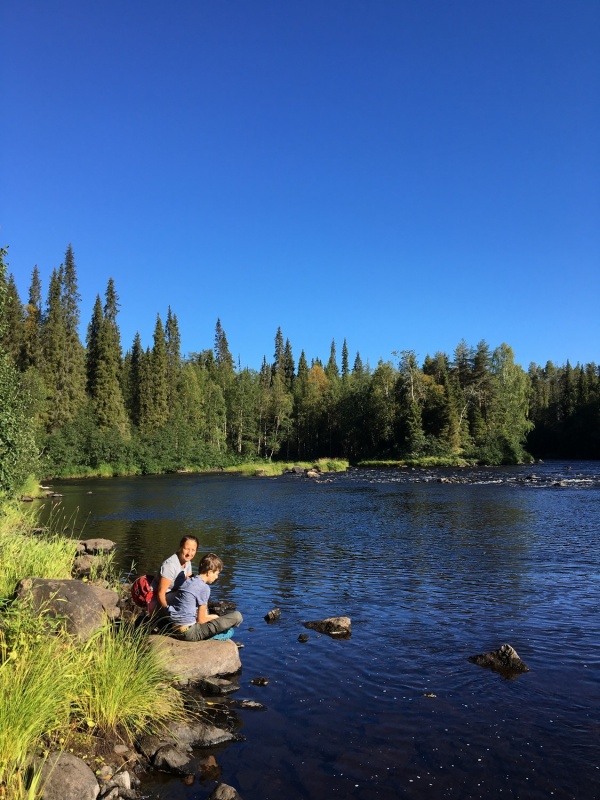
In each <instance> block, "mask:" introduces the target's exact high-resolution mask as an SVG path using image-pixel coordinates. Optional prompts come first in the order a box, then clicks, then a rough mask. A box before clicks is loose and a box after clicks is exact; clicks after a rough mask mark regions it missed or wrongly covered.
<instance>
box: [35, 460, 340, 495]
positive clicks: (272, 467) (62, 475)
mask: <svg viewBox="0 0 600 800" xmlns="http://www.w3.org/2000/svg"><path fill="white" fill-rule="evenodd" d="M348 465H349V462H348V461H346V460H344V459H333V458H330V459H328V458H320V459H318V460H317V461H266V460H264V459H261V460H258V461H245V462H240V463H233V464H226V465H218V466H208V467H207V466H197V465H196V466H194V465H190V466H186V467H183V468H182V469H180V470H177V472H181V473H186V474H194V475H202V474H205V473H214V472H227V473H235V474H238V475H256V474H257V473H258V472H260V473H261V474H263V475H267V476H269V475H272V476H276V475H282V474H283V473H284V472H286V470H290V469H291V468H292V467H294V466H302V467H304V468H305V469H314V468H316V469H318V470H319V471H320V472H344V471H345V470H347V469H348ZM166 472H167V470H164V471H161V470H158V471H156V472H142V470H140V469H134V468H131V467H126V466H123V465H122V464H100V465H99V466H98V467H97V468H94V469H92V468H91V467H86V468H84V467H65V468H64V469H62V470H61V471H60V472H59V473H58V474H55V475H47V476H45V478H44V480H57V479H70V478H117V477H127V476H130V475H142V474H144V475H162V474H165V473H166ZM169 472H172V470H170V471H169ZM31 494H34V493H33V492H31Z"/></svg>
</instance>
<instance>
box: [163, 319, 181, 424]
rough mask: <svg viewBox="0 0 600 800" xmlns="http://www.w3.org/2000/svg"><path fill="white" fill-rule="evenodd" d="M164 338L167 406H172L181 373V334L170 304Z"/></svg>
mask: <svg viewBox="0 0 600 800" xmlns="http://www.w3.org/2000/svg"><path fill="white" fill-rule="evenodd" d="M165 340H166V341H165V343H166V348H167V394H168V401H169V408H173V407H174V405H175V402H176V399H177V386H178V383H179V376H180V373H181V335H180V333H179V323H178V322H177V317H176V315H175V314H173V312H172V311H171V306H169V308H168V310H167V322H166V325H165Z"/></svg>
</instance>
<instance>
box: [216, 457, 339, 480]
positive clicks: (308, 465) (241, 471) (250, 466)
mask: <svg viewBox="0 0 600 800" xmlns="http://www.w3.org/2000/svg"><path fill="white" fill-rule="evenodd" d="M297 466H300V467H303V468H304V469H314V468H315V467H316V468H317V469H318V470H319V471H320V472H344V471H345V470H347V469H348V461H345V460H343V459H327V458H320V459H318V461H252V462H247V463H245V464H235V465H232V466H229V467H225V468H224V470H223V471H224V472H232V473H235V474H238V475H256V474H257V473H260V474H261V475H266V476H277V475H282V474H283V473H284V472H286V470H290V469H292V467H297Z"/></svg>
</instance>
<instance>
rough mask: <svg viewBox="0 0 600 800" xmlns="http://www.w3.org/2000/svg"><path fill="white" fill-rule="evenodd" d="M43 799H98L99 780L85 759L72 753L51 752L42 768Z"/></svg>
mask: <svg viewBox="0 0 600 800" xmlns="http://www.w3.org/2000/svg"><path fill="white" fill-rule="evenodd" d="M40 785H41V786H43V787H44V788H43V791H42V794H41V800H96V798H97V797H98V794H99V792H100V787H99V786H98V781H97V780H96V776H95V775H94V773H93V772H92V770H91V769H90V768H89V767H88V765H87V764H86V763H85V761H82V760H81V759H80V758H77V756H74V755H73V754H72V753H50V755H49V756H48V758H47V759H46V761H45V762H44V765H43V767H42V770H41V782H40Z"/></svg>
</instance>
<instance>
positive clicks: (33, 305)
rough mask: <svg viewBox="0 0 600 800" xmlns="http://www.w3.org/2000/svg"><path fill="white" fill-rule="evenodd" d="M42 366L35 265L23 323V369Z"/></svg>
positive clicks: (39, 283)
mask: <svg viewBox="0 0 600 800" xmlns="http://www.w3.org/2000/svg"><path fill="white" fill-rule="evenodd" d="M41 366H42V286H41V282H40V273H39V270H38V268H37V265H36V266H35V267H34V268H33V273H32V275H31V285H30V287H29V302H28V303H27V305H26V306H25V319H24V323H23V369H28V368H29V367H36V368H37V369H41Z"/></svg>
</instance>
